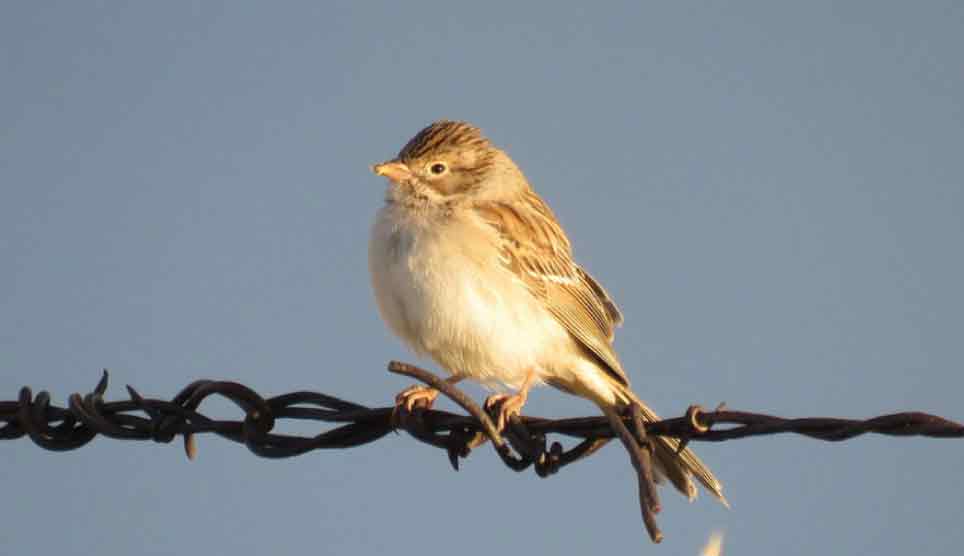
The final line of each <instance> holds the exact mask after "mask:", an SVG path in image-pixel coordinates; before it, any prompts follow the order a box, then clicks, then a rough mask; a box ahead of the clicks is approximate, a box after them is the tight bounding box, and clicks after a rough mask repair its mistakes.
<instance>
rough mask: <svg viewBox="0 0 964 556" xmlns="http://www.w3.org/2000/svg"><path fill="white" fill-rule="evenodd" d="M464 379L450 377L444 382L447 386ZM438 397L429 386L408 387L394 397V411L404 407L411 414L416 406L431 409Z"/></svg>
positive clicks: (436, 392)
mask: <svg viewBox="0 0 964 556" xmlns="http://www.w3.org/2000/svg"><path fill="white" fill-rule="evenodd" d="M463 378H464V377H461V376H455V375H452V376H450V377H448V378H446V379H445V382H448V383H449V384H457V383H458V382H459V381H460V380H462V379H463ZM437 397H438V390H436V389H435V388H431V387H429V386H423V385H421V384H415V385H412V386H409V387H408V388H406V389H404V390H402V391H401V392H399V393H398V395H397V396H395V411H396V412H398V409H399V408H400V407H405V410H406V411H408V412H409V413H411V411H412V410H413V409H415V406H416V405H421V406H424V407H425V409H428V408H430V407H432V404H433V403H435V398H437Z"/></svg>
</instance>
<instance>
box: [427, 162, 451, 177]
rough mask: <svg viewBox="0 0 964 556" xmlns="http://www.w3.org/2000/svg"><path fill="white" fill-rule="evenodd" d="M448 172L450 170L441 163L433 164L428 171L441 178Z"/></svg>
mask: <svg viewBox="0 0 964 556" xmlns="http://www.w3.org/2000/svg"><path fill="white" fill-rule="evenodd" d="M446 170H448V167H447V166H446V165H445V164H442V163H441V162H436V163H435V164H432V165H431V166H429V169H428V171H429V172H431V173H433V174H435V175H436V176H441V175H442V174H444V173H445V171H446Z"/></svg>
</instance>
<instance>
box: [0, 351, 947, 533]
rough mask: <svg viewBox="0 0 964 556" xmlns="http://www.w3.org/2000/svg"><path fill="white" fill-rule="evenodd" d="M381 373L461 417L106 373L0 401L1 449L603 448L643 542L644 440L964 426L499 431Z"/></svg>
mask: <svg viewBox="0 0 964 556" xmlns="http://www.w3.org/2000/svg"><path fill="white" fill-rule="evenodd" d="M388 370H389V371H391V372H393V373H397V374H402V375H406V376H410V377H412V378H415V379H417V380H420V381H422V382H424V383H425V384H428V385H429V386H431V387H433V388H436V389H438V390H439V391H440V392H442V393H443V394H445V395H446V396H447V397H449V398H450V399H452V400H453V401H454V402H455V403H456V404H458V405H459V406H461V407H462V408H463V409H464V410H465V411H466V412H467V415H461V414H456V413H451V412H448V411H442V410H437V409H430V408H426V407H423V406H416V407H415V409H413V410H412V411H411V412H410V413H409V412H407V411H405V409H404V408H395V407H378V408H371V407H367V406H364V405H361V404H357V403H353V402H349V401H345V400H342V399H340V398H337V397H334V396H330V395H327V394H322V393H319V392H309V391H297V392H291V393H288V394H282V395H279V396H273V397H268V398H265V397H263V396H262V395H261V394H259V393H257V392H256V391H254V390H253V389H251V388H249V387H247V386H244V385H243V384H239V383H237V382H230V381H215V380H198V381H195V382H192V383H191V384H189V385H188V386H186V387H185V388H184V389H183V390H181V391H180V392H179V393H178V394H177V395H176V396H174V397H173V398H172V399H171V400H164V399H156V398H145V397H143V396H141V395H140V393H138V392H137V391H136V390H135V389H134V388H132V387H131V386H127V392H128V395H129V399H126V400H119V401H105V400H104V394H105V393H106V391H107V383H108V374H107V371H106V370H105V371H104V372H103V375H102V376H101V379H100V381H99V382H98V383H97V385H96V386H95V387H94V389H93V390H92V391H91V392H90V393H88V394H85V395H81V394H76V393H75V394H72V395H71V396H70V397H69V398H68V404H67V407H57V406H55V405H52V404H51V402H50V394H49V393H48V392H46V391H41V392H39V393H38V394H37V395H36V396H34V395H33V392H32V390H31V389H30V388H29V387H24V388H22V389H21V390H20V394H19V396H18V399H17V400H16V401H0V440H13V439H17V438H21V437H23V436H27V437H29V438H30V439H31V440H32V441H33V442H34V444H36V445H38V446H40V447H41V448H44V449H46V450H52V451H67V450H76V449H78V448H80V447H82V446H84V445H86V444H87V443H88V442H90V441H91V440H93V439H94V438H95V437H96V436H98V435H101V436H106V437H109V438H115V439H119V440H142V441H154V442H163V443H169V442H171V441H173V440H174V439H175V438H177V437H180V438H181V439H182V440H183V442H184V447H185V451H186V452H187V455H188V457H190V458H194V457H195V455H196V446H195V442H194V437H195V435H198V434H207V433H213V434H216V435H218V436H221V437H222V438H226V439H228V440H231V441H233V442H237V443H241V444H244V445H245V446H246V447H247V448H248V449H249V450H250V451H251V452H253V453H255V454H257V455H258V456H261V457H266V458H285V457H293V456H298V455H301V454H304V453H306V452H310V451H313V450H322V449H345V448H352V447H355V446H361V445H363V444H368V443H370V442H374V441H376V440H378V439H380V438H381V437H383V436H385V435H386V434H388V433H390V432H392V431H395V430H398V429H401V430H404V431H406V432H407V433H409V434H410V435H411V436H413V437H414V438H416V439H418V440H420V441H422V442H425V443H427V444H430V445H432V446H435V447H437V448H440V449H443V450H445V451H446V453H447V455H448V458H449V462H450V463H451V464H452V467H453V468H454V469H455V470H458V468H459V460H460V459H462V458H466V457H468V455H469V453H470V452H471V450H472V449H473V448H476V447H478V446H480V445H482V444H484V443H485V442H487V441H489V442H491V443H492V445H493V447H494V448H495V451H496V453H497V454H498V455H499V457H500V458H501V459H502V461H503V463H505V465H506V466H508V467H509V468H510V469H513V470H515V471H523V470H525V469H528V468H529V467H530V466H531V467H534V469H535V472H536V473H537V474H538V475H539V476H540V477H547V476H549V475H552V474H554V473H556V472H557V471H559V470H560V469H561V468H563V467H565V466H566V465H569V464H571V463H574V462H576V461H578V460H580V459H582V458H585V457H588V456H590V455H592V454H593V453H595V452H596V451H597V450H598V449H599V448H601V447H602V446H603V445H605V444H606V443H607V442H609V441H610V440H611V439H613V438H619V439H620V440H621V441H622V443H623V444H624V445H625V446H626V448H627V450H628V452H629V455H630V460H631V461H632V463H633V466H634V468H636V471H637V476H638V479H639V492H640V509H641V511H642V515H643V522H644V524H645V526H646V529H647V531H648V532H649V535H650V538H651V539H652V540H653V541H654V542H659V541H660V540H661V539H662V533H661V532H660V531H659V528H658V527H657V526H656V522H655V517H654V516H655V514H656V513H658V512H659V510H660V504H659V498H658V495H657V494H656V488H655V485H654V484H653V470H652V464H651V461H650V459H651V458H650V457H649V455H650V454H649V440H648V437H649V436H654V435H656V436H659V435H668V436H674V437H677V438H680V439H682V441H683V444H684V445H685V444H686V443H688V442H690V441H701V442H723V441H727V440H734V439H738V438H747V437H753V436H764V435H771V434H781V433H793V434H799V435H803V436H807V437H809V438H814V439H818V440H824V441H830V442H839V441H843V440H848V439H851V438H854V437H856V436H860V435H863V434H868V433H874V434H883V435H890V436H898V437H908V436H924V437H931V438H964V425H962V424H960V423H957V422H954V421H951V420H948V419H944V418H942V417H938V416H936V415H930V414H928V413H923V412H919V411H912V412H902V413H892V414H889V415H881V416H879V417H873V418H871V419H864V420H857V419H840V418H827V417H809V418H796V419H787V418H783V417H776V416H773V415H765V414H760V413H749V412H744V411H732V410H729V409H727V408H724V407H722V406H721V407H719V408H717V409H716V410H714V411H705V410H703V409H702V408H700V407H699V406H691V407H690V408H689V409H688V410H687V412H686V414H685V415H683V416H681V417H676V418H672V419H664V420H662V421H659V422H655V423H647V424H645V426H643V423H642V420H641V419H640V418H639V414H638V411H634V410H635V408H630V411H628V412H627V413H626V414H625V415H616V416H614V415H610V416H600V417H578V418H569V419H545V418H541V417H529V416H513V417H512V418H511V419H510V420H509V422H508V424H507V426H506V427H505V428H504V429H503V430H502V431H499V430H497V429H496V427H495V425H494V424H493V420H492V416H490V415H488V414H487V413H486V412H485V411H483V410H482V409H481V408H480V407H479V406H478V404H476V403H475V402H474V401H473V400H472V399H471V398H470V397H469V396H467V395H466V394H465V393H464V392H462V391H461V390H459V389H458V388H456V387H455V386H454V385H452V384H450V383H449V382H446V381H445V380H443V379H441V378H439V377H437V376H435V375H433V374H432V373H429V372H428V371H426V370H424V369H420V368H418V367H415V366H413V365H408V364H405V363H400V362H395V361H393V362H391V363H389V366H388ZM212 396H217V397H221V398H224V399H227V400H229V401H231V402H232V403H234V404H235V405H236V406H237V407H238V408H239V409H240V410H241V411H242V412H243V414H244V417H243V419H239V420H225V419H212V418H210V417H207V416H205V415H204V414H203V413H201V412H200V410H199V408H200V406H201V404H202V403H203V402H204V401H205V400H206V399H207V398H210V397H212ZM282 419H289V420H295V421H320V422H325V423H332V424H335V425H337V426H335V427H334V428H331V429H329V430H326V431H323V432H320V433H318V434H316V435H314V436H298V435H291V434H279V433H273V432H271V431H272V430H273V429H274V427H275V424H276V422H277V421H278V420H282ZM550 434H555V435H560V436H566V437H570V438H575V439H578V443H576V444H575V445H574V446H571V447H569V448H564V447H563V446H562V444H561V443H560V442H558V441H556V442H552V443H551V444H550V443H549V442H548V440H547V435H550Z"/></svg>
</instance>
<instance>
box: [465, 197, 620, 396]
mask: <svg viewBox="0 0 964 556" xmlns="http://www.w3.org/2000/svg"><path fill="white" fill-rule="evenodd" d="M473 208H474V209H475V211H476V213H477V214H478V215H479V216H480V217H481V218H482V220H483V221H484V222H486V223H487V224H489V225H490V226H492V227H493V228H494V229H495V230H496V231H497V232H498V235H499V239H500V242H501V245H500V248H501V260H502V263H503V265H505V267H506V268H507V269H509V270H510V271H511V272H512V273H513V274H515V276H516V278H518V280H519V281H520V282H522V284H524V285H525V287H526V288H527V289H528V290H529V291H530V292H531V293H532V295H534V296H535V297H536V298H537V299H538V300H540V301H541V302H543V303H544V304H545V306H546V308H547V309H548V310H549V312H550V313H551V314H552V315H553V316H554V317H555V318H556V319H557V320H558V321H559V322H560V323H561V324H562V325H563V326H564V327H565V328H566V330H568V331H569V333H570V334H571V335H572V337H573V338H575V339H576V341H578V342H579V343H580V344H581V345H582V346H583V347H585V348H586V349H587V350H588V351H589V352H590V353H591V354H593V355H595V356H596V357H597V358H598V359H599V360H600V362H602V363H603V365H604V367H605V368H606V370H607V371H609V373H610V374H612V375H613V378H615V379H616V380H617V381H619V382H621V383H623V384H627V385H628V384H629V379H628V378H627V377H626V372H625V371H624V370H623V367H622V365H621V364H620V363H619V358H618V357H617V356H616V353H615V352H614V351H613V347H612V339H613V330H614V328H615V327H616V326H618V325H619V324H621V323H622V320H623V317H622V314H621V313H620V312H619V309H618V308H617V307H616V304H615V303H614V302H613V301H612V299H611V298H610V297H609V294H608V293H606V290H604V289H603V287H602V286H601V285H599V283H598V282H596V280H595V279H593V277H592V276H590V275H589V273H588V272H586V271H585V270H583V269H582V268H580V267H579V265H577V264H576V263H575V261H573V260H572V248H571V247H570V245H569V240H568V239H567V238H566V234H565V232H563V231H562V228H561V227H560V226H559V224H558V222H557V221H556V218H555V216H554V215H553V214H552V211H551V210H550V209H549V207H548V206H546V204H545V202H543V200H542V199H540V198H539V196H538V195H536V194H535V193H534V192H532V191H527V192H526V193H525V196H524V198H523V199H521V200H519V201H516V202H512V203H508V202H495V201H488V202H482V203H478V204H477V205H475V206H474V207H473Z"/></svg>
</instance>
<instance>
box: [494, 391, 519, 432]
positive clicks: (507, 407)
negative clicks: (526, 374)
mask: <svg viewBox="0 0 964 556" xmlns="http://www.w3.org/2000/svg"><path fill="white" fill-rule="evenodd" d="M527 398H528V392H526V391H525V390H522V391H520V392H518V393H517V394H492V395H491V396H489V397H488V398H486V399H485V410H486V412H488V413H489V414H492V413H493V412H496V413H497V415H498V418H497V421H496V423H495V426H496V428H497V429H498V430H499V431H502V430H505V425H506V423H508V422H509V419H510V418H511V417H512V416H513V415H521V414H522V406H524V405H525V403H526V399H527Z"/></svg>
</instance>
